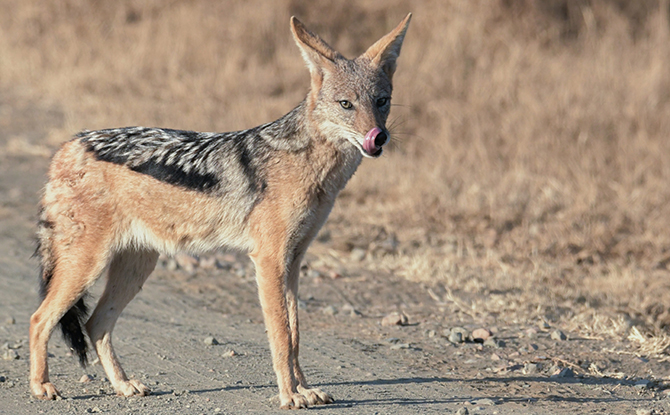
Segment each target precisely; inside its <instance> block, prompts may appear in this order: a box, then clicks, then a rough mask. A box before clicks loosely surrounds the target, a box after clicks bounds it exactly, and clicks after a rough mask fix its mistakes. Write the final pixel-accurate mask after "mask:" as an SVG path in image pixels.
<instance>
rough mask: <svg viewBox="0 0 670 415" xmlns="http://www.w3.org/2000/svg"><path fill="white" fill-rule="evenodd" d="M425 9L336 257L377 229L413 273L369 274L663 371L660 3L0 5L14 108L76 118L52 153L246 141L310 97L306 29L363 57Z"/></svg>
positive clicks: (666, 211) (666, 217)
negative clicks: (234, 138)
mask: <svg viewBox="0 0 670 415" xmlns="http://www.w3.org/2000/svg"><path fill="white" fill-rule="evenodd" d="M410 5H411V11H413V12H414V15H415V18H414V20H413V21H412V25H411V28H410V31H409V34H408V37H407V40H406V43H405V46H404V48H403V53H402V56H401V59H400V63H399V71H398V74H397V76H396V80H395V83H396V93H395V96H394V103H395V104H396V106H395V108H394V110H393V112H392V117H393V118H394V128H393V130H394V131H393V132H394V133H395V137H396V141H395V145H394V148H393V151H390V152H388V153H387V156H386V157H384V158H383V159H382V160H380V161H376V162H366V163H364V165H363V166H362V167H361V169H360V171H359V174H358V176H357V178H354V180H353V181H352V183H351V184H350V186H349V187H348V188H347V190H345V192H344V193H343V195H342V197H341V199H340V202H339V203H338V205H337V206H336V209H335V211H334V213H333V221H332V222H331V225H329V229H330V230H331V232H332V233H333V235H334V237H336V238H337V237H342V238H349V239H351V240H352V241H353V244H354V245H356V244H364V243H365V244H367V243H368V242H370V241H372V240H373V239H374V238H375V235H376V234H377V233H379V232H380V228H379V226H380V225H382V224H383V226H384V228H385V229H383V232H381V233H383V234H384V235H387V236H388V235H390V234H395V235H396V236H397V238H398V240H399V245H398V252H397V253H396V254H392V255H388V254H379V255H377V257H376V259H375V260H374V261H369V262H367V266H369V267H370V268H372V269H375V268H379V269H384V270H390V271H392V272H396V273H398V274H402V275H404V276H406V277H407V278H409V279H412V280H419V281H427V282H430V284H436V285H439V286H442V287H445V290H446V292H448V293H451V294H450V295H451V296H452V299H458V298H460V297H462V298H467V300H463V301H465V303H464V304H466V306H467V307H470V309H471V310H474V313H475V315H477V316H479V317H481V318H485V316H495V317H496V318H497V319H498V320H500V321H533V320H534V319H540V318H544V319H550V320H553V321H556V322H558V323H560V324H564V325H565V326H566V327H568V328H571V329H572V330H575V331H579V332H581V333H582V334H584V335H589V336H604V335H606V336H618V337H620V338H626V337H629V336H630V338H631V339H632V340H633V341H637V342H638V343H640V344H643V345H647V346H648V345H649V344H655V345H656V346H657V347H656V348H655V349H659V348H662V349H663V350H662V352H666V351H667V350H666V349H667V340H665V337H663V336H665V335H664V334H662V333H664V332H662V331H658V330H659V329H665V328H666V327H667V326H668V325H670V317H669V312H668V310H667V306H665V304H670V301H668V300H670V291H669V290H668V285H669V283H668V272H667V269H666V268H667V265H668V263H670V233H669V232H668V231H667V229H668V228H670V227H669V226H668V224H669V223H670V205H669V204H668V200H670V186H668V183H670V163H668V161H667V160H668V157H669V156H670V140H668V139H667V138H668V137H670V71H668V68H670V50H669V49H668V48H667V45H668V44H670V29H669V23H668V15H669V13H670V9H669V7H668V2H667V1H661V0H658V1H657V0H645V1H638V2H625V1H618V0H547V1H539V0H500V1H497V2H495V3H494V2H489V1H457V0H455V1H447V2H445V1H437V0H436V1H425V2H421V3H420V4H419V3H409V2H407V1H402V0H392V1H388V2H384V3H383V4H381V3H379V2H373V1H361V2H356V3H353V4H352V3H346V4H345V3H343V2H331V1H326V0H323V1H316V2H311V3H309V5H307V3H305V4H303V3H302V2H298V1H288V0H285V1H258V0H256V1H248V2H233V1H223V2H215V1H172V2H162V1H158V0H153V1H150V0H148V1H144V2H131V1H120V2H101V1H85V0H67V1H59V2H39V1H36V0H21V1H18V0H1V1H0V6H1V7H2V10H3V11H6V12H5V13H2V15H0V87H2V88H3V89H4V90H8V89H10V88H11V89H12V90H15V89H17V88H22V89H24V90H27V91H28V92H27V93H28V94H31V95H32V96H34V97H39V99H41V100H45V101H47V102H49V103H52V104H53V105H58V106H61V107H62V108H63V111H64V112H65V115H66V117H65V119H66V122H65V124H64V125H62V126H59V127H58V128H56V129H54V131H52V134H50V137H51V138H50V141H52V142H53V141H59V140H65V139H66V138H67V136H68V135H69V134H71V133H73V132H74V131H76V130H79V129H82V128H88V129H95V128H102V127H110V126H119V125H160V126H167V127H174V128H183V129H200V130H218V131H225V130H232V129H239V128H245V127H250V126H253V125H257V124H259V123H262V122H266V121H268V120H271V119H273V118H276V117H278V116H280V115H282V114H283V113H285V112H286V111H288V110H289V109H290V108H291V107H292V105H294V104H296V103H297V102H298V101H299V100H301V99H302V97H303V95H304V93H305V91H306V89H307V86H308V78H307V71H306V70H305V69H304V68H303V64H302V61H301V59H300V56H299V53H298V51H297V49H296V47H295V46H294V45H293V43H292V40H291V38H290V33H289V30H288V17H289V16H290V15H291V14H297V15H299V16H300V17H301V18H303V20H304V21H305V22H307V23H308V25H309V26H310V27H312V28H314V29H315V30H316V31H318V32H319V33H321V34H322V35H323V36H324V37H325V38H326V39H327V40H329V41H330V42H331V43H332V44H333V45H334V46H336V47H337V48H339V49H340V50H342V51H343V52H344V53H345V55H348V56H353V55H355V54H357V53H360V52H362V51H363V50H364V48H365V47H366V46H367V45H369V44H371V43H372V42H373V41H374V40H375V39H376V38H378V37H379V36H380V35H382V34H383V33H384V32H386V31H387V30H388V29H390V28H391V27H392V26H393V25H395V24H396V23H397V21H399V20H400V18H401V17H402V16H403V15H404V14H405V13H406V12H407V11H408V10H410ZM40 144H41V143H34V144H33V145H36V146H38V147H35V148H41V147H39V145H40ZM52 144H53V143H52ZM26 145H28V144H26ZM31 148H32V147H31ZM367 175H374V176H375V177H376V180H374V181H363V180H360V177H361V176H367ZM343 224H346V225H347V226H346V227H344V226H341V225H343ZM345 228H346V230H345ZM371 232H374V233H375V234H372V233H371ZM352 234H353V235H359V236H360V238H354V237H353V236H352ZM370 235H372V236H370ZM368 247H369V246H368ZM373 257H374V255H373ZM441 301H444V302H445V303H449V301H450V299H449V298H442V299H441ZM459 301H460V300H459ZM461 306H462V304H461ZM456 308H457V309H458V308H459V307H456ZM461 308H462V307H461ZM638 327H639V328H638ZM633 329H634V330H636V331H637V334H635V331H633ZM654 330H655V331H654ZM641 333H651V334H652V337H651V338H656V339H658V341H657V343H658V344H656V343H653V342H651V341H650V340H649V339H650V337H649V336H648V335H647V334H641ZM659 333H661V334H659ZM640 339H647V340H645V341H641V340H640ZM655 341H656V340H655ZM645 347H646V346H645ZM649 353H651V352H649ZM651 354H653V353H651Z"/></svg>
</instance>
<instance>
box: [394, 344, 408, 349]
mask: <svg viewBox="0 0 670 415" xmlns="http://www.w3.org/2000/svg"><path fill="white" fill-rule="evenodd" d="M409 348H410V346H409V343H396V344H394V345H393V346H391V350H401V349H409Z"/></svg>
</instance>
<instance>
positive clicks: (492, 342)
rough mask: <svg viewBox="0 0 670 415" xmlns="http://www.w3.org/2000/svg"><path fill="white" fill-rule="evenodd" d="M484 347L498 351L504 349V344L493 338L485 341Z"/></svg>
mask: <svg viewBox="0 0 670 415" xmlns="http://www.w3.org/2000/svg"><path fill="white" fill-rule="evenodd" d="M484 346H486V347H492V348H494V349H500V348H501V347H505V343H504V342H503V341H502V340H496V339H494V338H490V339H486V341H485V342H484Z"/></svg>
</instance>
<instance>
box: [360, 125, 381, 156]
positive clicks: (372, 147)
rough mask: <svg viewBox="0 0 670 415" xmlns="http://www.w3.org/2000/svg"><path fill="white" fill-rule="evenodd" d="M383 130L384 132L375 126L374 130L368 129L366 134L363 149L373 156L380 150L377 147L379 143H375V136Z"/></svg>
mask: <svg viewBox="0 0 670 415" xmlns="http://www.w3.org/2000/svg"><path fill="white" fill-rule="evenodd" d="M381 132H382V130H381V128H379V127H375V128H373V129H372V130H370V131H368V133H367V134H365V140H364V141H363V150H365V152H366V153H368V154H369V155H371V156H372V155H374V154H376V153H377V152H378V151H379V147H377V145H376V144H375V138H377V135H378V134H379V133H381Z"/></svg>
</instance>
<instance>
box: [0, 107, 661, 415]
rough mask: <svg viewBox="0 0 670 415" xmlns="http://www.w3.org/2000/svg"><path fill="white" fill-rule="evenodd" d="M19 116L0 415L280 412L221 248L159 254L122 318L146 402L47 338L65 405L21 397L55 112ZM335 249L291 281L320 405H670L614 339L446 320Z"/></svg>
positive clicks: (121, 345) (249, 307)
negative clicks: (339, 258) (322, 398)
mask: <svg viewBox="0 0 670 415" xmlns="http://www.w3.org/2000/svg"><path fill="white" fill-rule="evenodd" d="M15 115H16V116H13V117H11V119H12V120H13V121H12V123H11V124H10V125H6V126H4V127H6V128H5V129H4V132H0V149H4V150H7V149H15V150H13V151H2V152H1V153H0V253H1V254H0V345H2V349H1V350H0V355H1V356H2V359H1V360H0V414H22V413H30V414H35V413H53V414H56V413H58V414H70V413H73V414H74V413H77V414H81V413H134V414H164V413H167V412H178V413H183V414H211V413H271V412H275V411H276V412H279V410H278V409H276V408H278V399H277V396H276V394H277V389H276V380H275V376H274V374H273V372H272V368H271V361H270V356H269V348H268V344H267V339H266V337H265V333H264V328H263V324H262V319H261V312H260V307H259V305H258V300H257V293H256V287H255V283H254V279H253V269H252V268H251V267H250V264H249V262H248V261H247V260H246V259H244V258H243V257H241V256H236V255H231V254H226V253H217V254H214V255H212V256H208V257H203V258H191V259H189V258H185V257H179V258H176V259H174V260H173V259H169V258H164V259H162V260H161V261H160V264H159V267H158V269H157V270H156V271H155V273H154V275H153V276H152V277H151V278H150V279H149V281H148V282H147V284H146V285H145V289H144V290H143V291H142V292H141V293H140V294H139V295H138V297H137V298H136V299H135V300H134V301H133V302H132V303H131V304H130V305H129V306H128V308H127V309H126V311H125V312H124V314H123V315H122V316H121V318H120V319H119V323H118V325H117V330H116V331H115V333H114V335H115V337H114V342H115V347H116V350H117V352H118V354H119V355H120V359H121V361H122V363H123V364H124V368H125V369H126V371H127V372H128V373H129V374H132V376H135V377H137V378H140V379H142V381H143V382H144V383H145V384H147V385H148V386H150V387H151V388H152V394H151V395H150V396H147V397H135V398H129V399H125V398H121V397H117V396H115V395H114V393H113V390H112V389H111V386H110V384H109V382H108V381H107V380H106V379H105V374H104V372H103V371H102V368H101V367H100V365H97V364H93V365H92V366H90V367H88V368H86V369H82V368H80V367H79V366H78V365H77V363H76V361H75V358H74V357H72V355H71V354H70V352H69V350H68V349H67V348H66V346H65V345H64V343H63V342H62V340H61V339H60V336H59V335H54V336H53V338H52V340H51V343H50V349H49V351H50V353H51V357H50V360H49V364H50V369H51V377H52V380H53V381H54V382H55V384H56V386H57V387H59V388H60V390H61V392H62V394H63V397H64V399H62V400H58V401H53V402H43V401H39V400H36V399H33V398H31V397H30V394H29V389H28V322H29V318H30V315H31V313H32V312H33V311H34V310H35V308H36V307H37V264H36V261H35V260H34V259H31V254H32V252H33V250H34V238H33V233H34V229H35V226H34V224H35V216H36V204H37V199H38V194H39V189H40V188H41V186H42V185H43V183H44V180H45V171H46V167H47V165H48V157H45V155H44V154H43V153H44V152H43V151H42V150H40V151H37V150H39V149H40V148H41V147H35V146H32V144H31V142H35V143H37V142H40V141H39V140H40V139H41V138H43V136H44V134H46V133H45V131H46V130H45V129H46V128H47V126H48V125H49V123H50V116H51V115H50V114H49V113H45V112H40V111H37V110H35V111H23V112H21V113H20V114H15ZM16 131H28V133H27V134H24V135H22V137H23V140H24V144H25V146H24V151H17V150H16V146H15V145H13V146H11V147H10V146H8V144H7V143H8V142H9V140H10V138H12V137H14V134H16ZM31 140H32V141H31ZM36 149H37V150H36ZM19 150H20V149H19ZM328 226H337V224H336V223H330V224H329V225H328ZM332 249H333V247H332V246H331V245H330V242H328V240H327V238H323V240H321V241H320V242H317V243H315V246H314V247H313V249H312V251H311V252H310V254H309V255H308V258H307V263H308V265H306V266H305V269H304V273H303V274H304V275H303V277H302V281H301V299H302V301H301V304H300V306H301V327H302V336H301V337H302V345H301V362H302V365H303V368H304V369H305V371H306V374H307V377H308V380H310V381H311V383H312V384H313V385H316V386H319V387H321V388H322V389H324V390H326V391H328V392H329V393H331V394H332V395H333V396H334V397H335V399H336V402H335V403H334V404H332V405H328V406H325V407H316V408H315V410H317V411H319V412H322V413H338V414H340V413H341V414H408V413H422V414H426V413H460V414H463V413H471V414H478V413H481V414H512V413H533V414H557V413H559V414H562V413H565V414H568V413H570V414H572V413H608V414H633V413H636V414H651V413H655V414H664V413H667V412H668V411H669V410H670V409H669V408H670V405H669V404H670V400H669V399H668V398H667V395H666V394H665V391H666V385H667V379H670V378H668V375H669V374H670V365H669V364H668V363H667V362H661V361H655V360H652V361H650V360H647V359H643V358H639V357H636V356H634V355H632V354H626V353H621V352H619V353H617V352H616V350H623V348H622V347H621V345H620V344H617V343H616V342H612V341H608V340H603V339H584V338H579V337H577V336H574V335H571V333H567V332H563V331H561V330H560V328H556V327H551V326H550V325H548V324H546V323H544V322H528V321H521V322H518V323H517V324H513V325H509V324H507V325H504V326H503V325H496V324H495V321H494V320H492V322H491V323H490V324H489V323H487V324H485V325H483V324H482V322H477V321H474V320H468V319H467V318H466V319H463V318H462V316H461V318H459V319H458V320H457V319H455V318H454V316H453V315H452V314H450V313H449V312H447V311H446V309H445V306H444V304H443V303H441V302H440V301H436V300H435V296H438V297H439V295H440V293H439V292H438V293H436V292H434V291H430V290H428V289H427V288H426V287H424V286H422V285H420V284H416V283H411V282H408V281H405V280H403V279H401V278H399V277H396V276H393V275H385V274H383V273H371V272H369V271H366V270H365V269H363V267H362V266H360V264H359V263H358V262H357V260H356V258H353V256H355V255H358V254H360V253H357V252H352V254H351V256H350V257H348V258H349V261H344V262H343V264H342V268H341V269H338V270H336V271H333V270H329V269H325V268H323V267H319V266H318V264H319V258H320V257H321V256H322V255H326V254H327V252H329V251H330V250H332ZM358 259H360V258H358ZM189 264H190V265H189ZM96 293H99V287H96V288H95V289H94V290H93V296H95V295H96ZM393 313H396V314H393ZM476 329H479V330H477V331H475V330H476ZM473 333H474V334H473ZM85 375H87V376H85ZM82 381H83V382H82Z"/></svg>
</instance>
